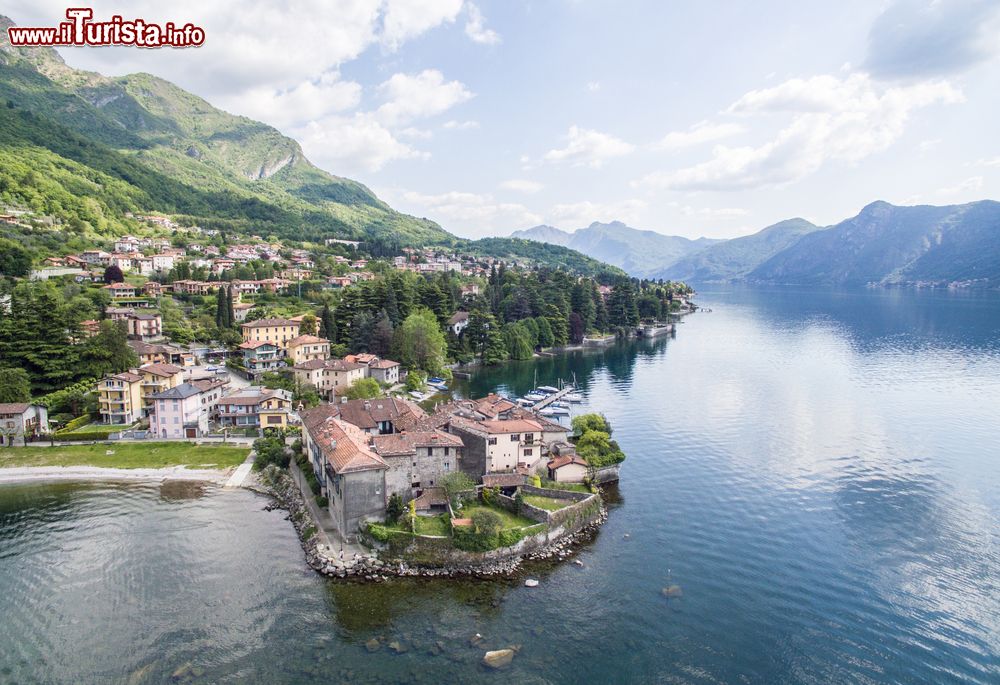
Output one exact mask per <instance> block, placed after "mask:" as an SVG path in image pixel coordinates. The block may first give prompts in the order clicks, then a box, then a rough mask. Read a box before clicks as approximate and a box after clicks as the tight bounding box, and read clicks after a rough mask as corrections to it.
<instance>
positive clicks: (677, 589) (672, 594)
mask: <svg viewBox="0 0 1000 685" xmlns="http://www.w3.org/2000/svg"><path fill="white" fill-rule="evenodd" d="M662 592H663V596H664V597H666V598H668V599H675V598H677V597H683V596H684V593H683V592H682V591H681V586H680V585H668V586H667V587H665V588H663V591H662Z"/></svg>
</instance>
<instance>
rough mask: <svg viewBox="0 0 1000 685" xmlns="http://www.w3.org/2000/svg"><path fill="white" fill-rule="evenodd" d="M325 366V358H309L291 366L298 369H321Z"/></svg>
mask: <svg viewBox="0 0 1000 685" xmlns="http://www.w3.org/2000/svg"><path fill="white" fill-rule="evenodd" d="M325 366H326V360H325V359H310V360H309V361H307V362H302V363H301V364H296V365H295V366H293V367H292V368H293V369H296V370H298V371H315V370H316V369H322V368H323V367H325Z"/></svg>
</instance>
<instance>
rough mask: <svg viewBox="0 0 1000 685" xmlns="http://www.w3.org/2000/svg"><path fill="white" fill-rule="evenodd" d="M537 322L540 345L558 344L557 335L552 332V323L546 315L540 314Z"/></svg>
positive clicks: (550, 345)
mask: <svg viewBox="0 0 1000 685" xmlns="http://www.w3.org/2000/svg"><path fill="white" fill-rule="evenodd" d="M535 323H536V324H537V325H538V346H539V347H552V346H553V345H555V344H556V338H555V335H554V334H553V333H552V324H551V323H549V320H548V319H546V318H545V317H544V316H539V317H538V318H537V319H535Z"/></svg>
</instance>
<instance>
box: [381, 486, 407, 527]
mask: <svg viewBox="0 0 1000 685" xmlns="http://www.w3.org/2000/svg"><path fill="white" fill-rule="evenodd" d="M402 515H403V498H402V497H400V496H399V493H396V492H394V493H392V495H390V496H389V503H388V504H387V505H386V507H385V520H386V521H387V522H388V523H395V522H396V521H398V520H399V517H400V516H402Z"/></svg>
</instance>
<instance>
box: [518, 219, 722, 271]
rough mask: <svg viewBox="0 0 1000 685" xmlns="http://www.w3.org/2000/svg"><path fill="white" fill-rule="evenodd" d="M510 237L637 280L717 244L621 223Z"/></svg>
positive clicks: (548, 229)
mask: <svg viewBox="0 0 1000 685" xmlns="http://www.w3.org/2000/svg"><path fill="white" fill-rule="evenodd" d="M511 237H512V238H523V239H525V240H537V241H539V242H543V243H549V244H552V245H562V246H564V247H569V248H571V249H574V250H577V251H579V252H582V253H584V254H586V255H590V256H591V257H593V258H594V259H599V260H601V261H602V262H607V263H608V264H613V265H615V266H617V267H620V268H622V269H624V270H625V271H626V272H628V273H630V274H632V275H633V276H640V277H647V276H651V275H652V274H653V273H655V272H657V271H658V270H659V269H661V268H663V265H664V264H669V263H671V262H673V261H675V260H677V259H680V258H681V257H684V256H686V255H688V254H691V253H692V252H696V251H698V250H701V249H702V248H704V247H707V246H709V245H712V244H714V243H717V242H718V241H717V240H712V239H709V238H699V239H697V240H690V239H688V238H682V237H680V236H674V235H664V234H662V233H657V232H656V231H642V230H639V229H636V228H631V227H629V226H626V225H625V224H623V223H622V222H621V221H612V222H611V223H607V224H602V223H600V222H597V221H595V222H594V223H592V224H590V226H587V227H586V228H581V229H580V230H578V231H573V232H572V233H570V232H567V231H561V230H559V229H558V228H554V227H552V226H535V227H533V228H528V229H525V230H522V231H515V232H514V233H512V234H511Z"/></svg>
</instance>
